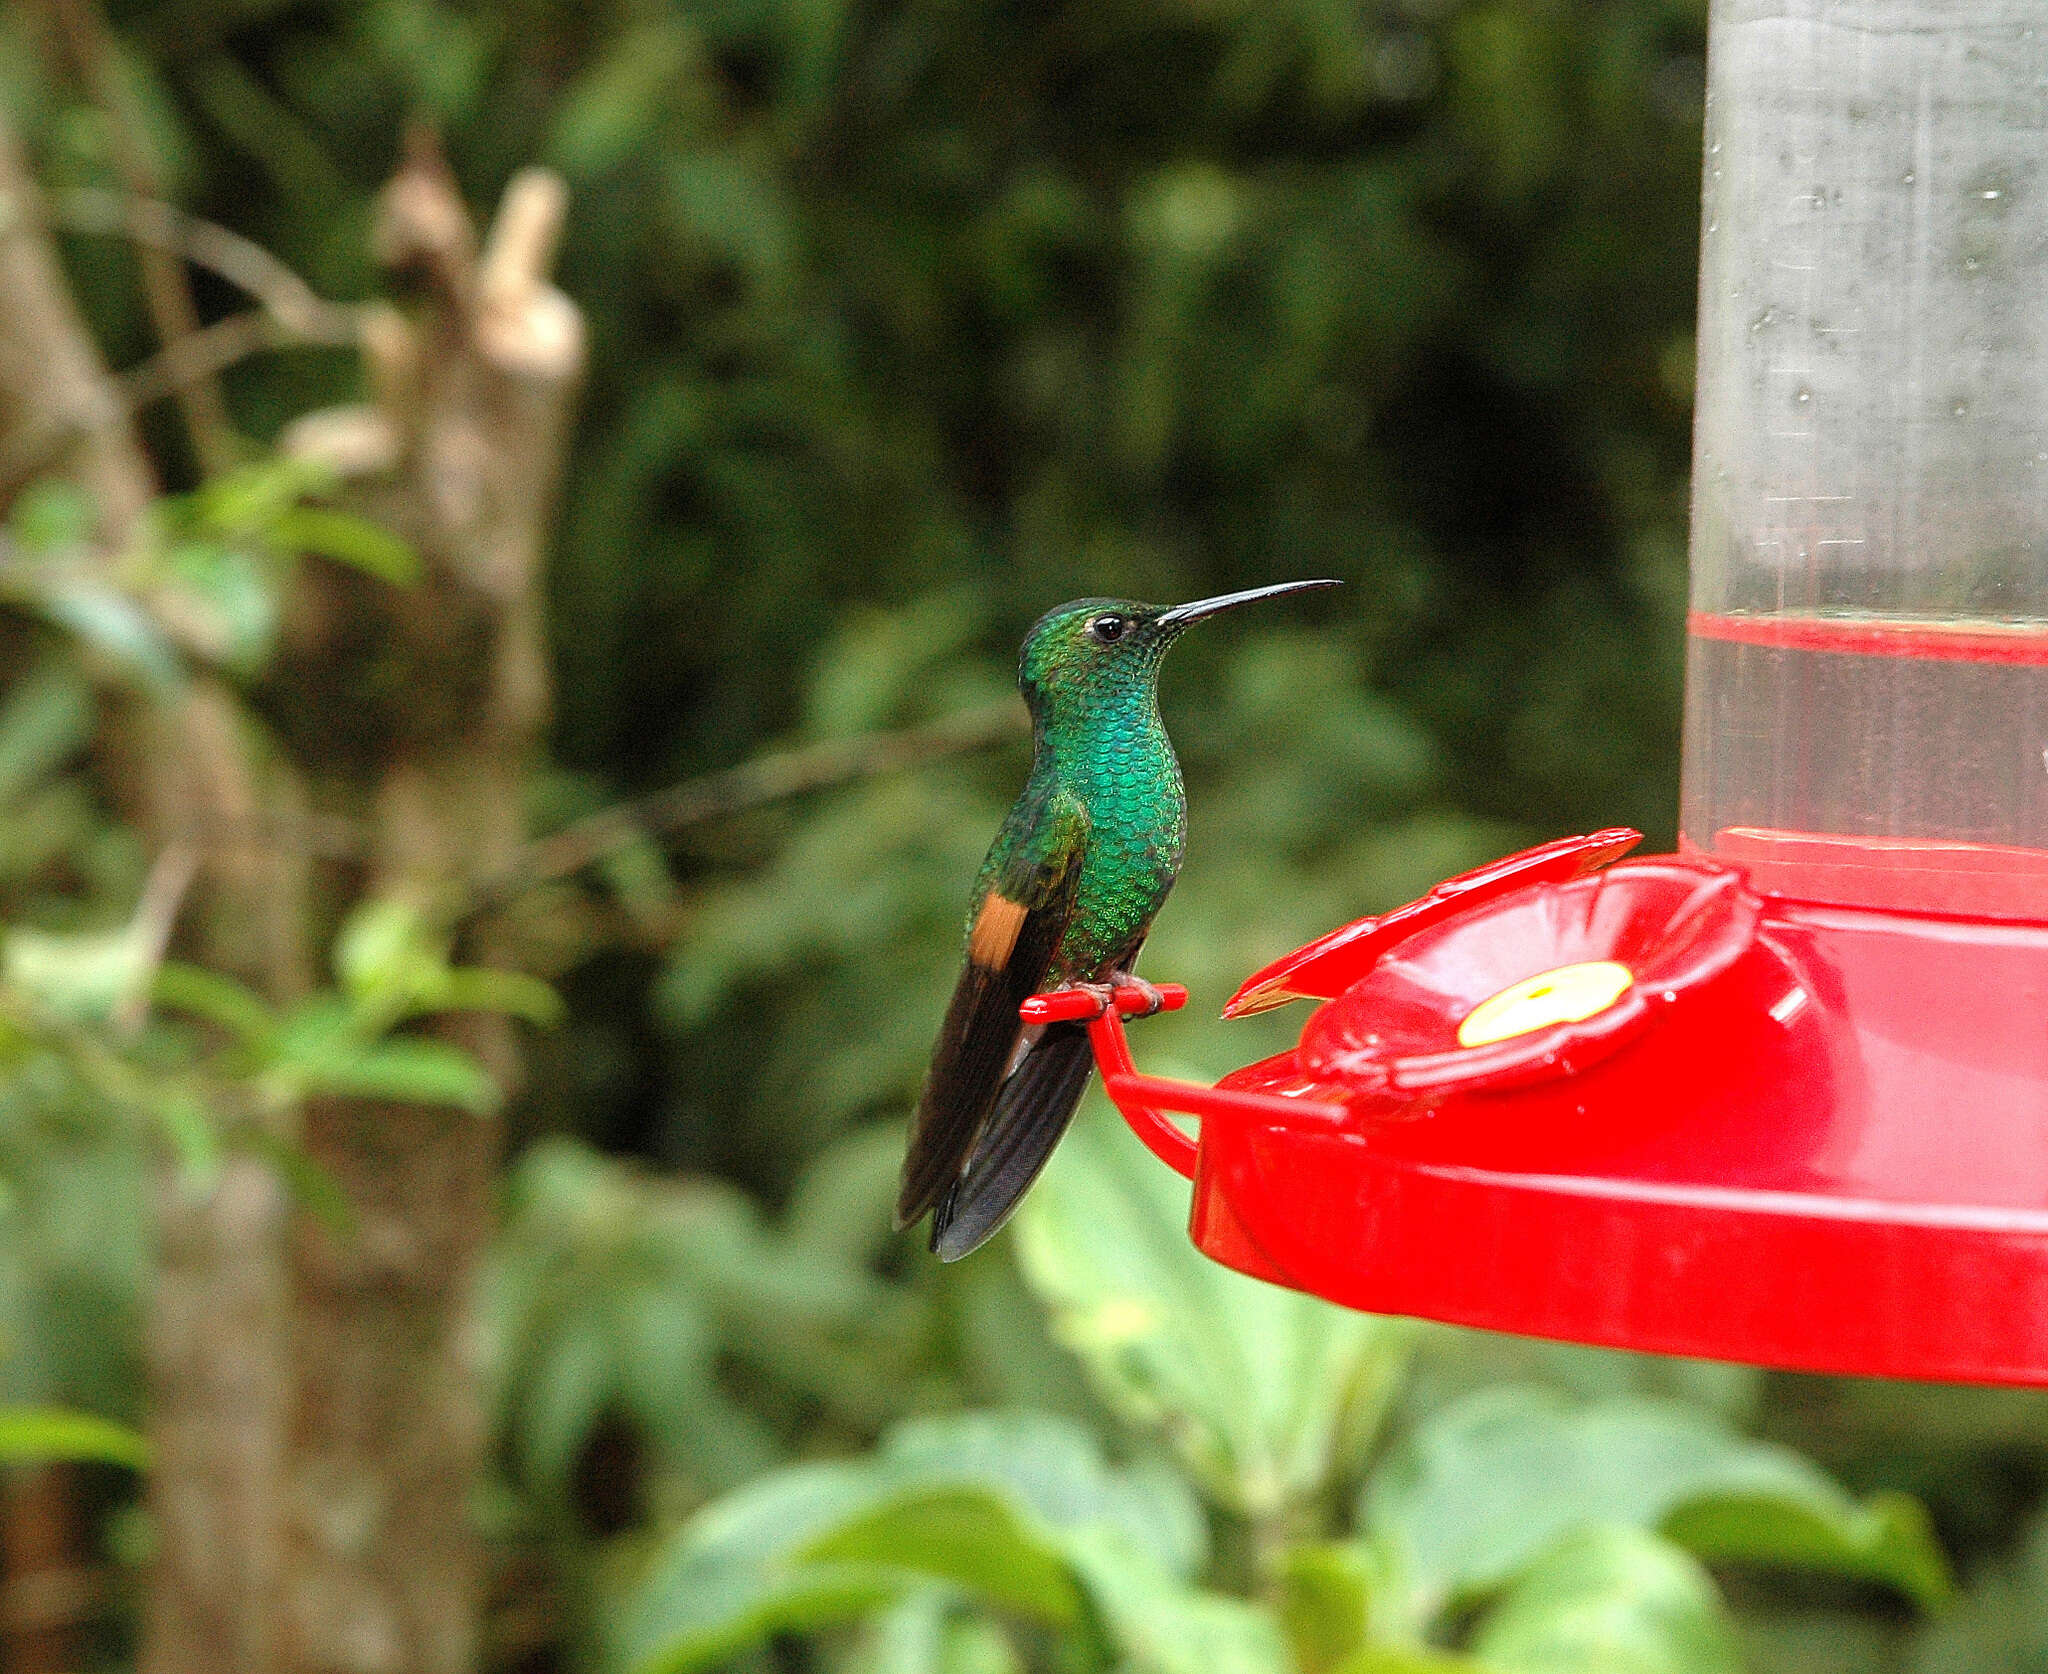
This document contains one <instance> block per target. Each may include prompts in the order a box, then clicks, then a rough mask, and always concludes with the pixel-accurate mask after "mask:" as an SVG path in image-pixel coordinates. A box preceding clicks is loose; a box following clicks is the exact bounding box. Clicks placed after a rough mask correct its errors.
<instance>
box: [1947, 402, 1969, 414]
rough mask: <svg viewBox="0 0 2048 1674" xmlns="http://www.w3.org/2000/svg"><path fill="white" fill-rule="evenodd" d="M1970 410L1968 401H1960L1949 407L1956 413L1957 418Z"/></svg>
mask: <svg viewBox="0 0 2048 1674" xmlns="http://www.w3.org/2000/svg"><path fill="white" fill-rule="evenodd" d="M1969 410H1970V404H1969V402H1967V401H1958V402H1957V403H1956V404H1955V405H1954V406H1953V407H1951V408H1949V411H1950V412H1951V413H1953V414H1955V416H1956V417H1957V418H1961V417H1962V416H1963V415H1964V414H1965V413H1967V412H1968V411H1969Z"/></svg>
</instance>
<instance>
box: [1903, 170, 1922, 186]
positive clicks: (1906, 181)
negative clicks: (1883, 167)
mask: <svg viewBox="0 0 2048 1674" xmlns="http://www.w3.org/2000/svg"><path fill="white" fill-rule="evenodd" d="M1919 178H1920V177H1919V176H1918V175H1917V174H1915V173H1914V172H1913V171H1912V170H1911V169H1908V170H1906V172H1905V173H1904V174H1902V175H1900V176H1899V184H1900V185H1901V186H1910V185H1912V184H1913V182H1914V181H1916V180H1918V179H1919Z"/></svg>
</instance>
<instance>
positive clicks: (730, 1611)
mask: <svg viewBox="0 0 2048 1674" xmlns="http://www.w3.org/2000/svg"><path fill="white" fill-rule="evenodd" d="M1193 1513H1194V1508H1193V1506H1192V1502H1190V1501H1189V1500H1188V1499H1187V1498H1186V1496H1185V1491H1184V1490H1183V1491H1179V1492H1178V1493H1177V1492H1176V1490H1175V1487H1174V1486H1173V1484H1172V1479H1171V1478H1156V1477H1147V1476H1145V1475H1143V1474H1141V1473H1137V1472H1118V1471H1113V1470H1110V1469H1109V1468H1107V1467H1106V1466H1105V1465H1104V1464H1103V1463H1102V1460H1101V1456H1100V1454H1099V1453H1098V1452H1097V1450H1096V1448H1095V1445H1094V1442H1093V1440H1092V1438H1090V1437H1089V1436H1088V1435H1087V1433H1086V1432H1085V1431H1082V1430H1080V1429H1079V1428H1077V1427H1076V1426H1073V1425H1070V1424H1065V1423H1062V1422H1060V1421H1058V1420H1054V1419H1049V1418H1045V1417H1042V1416H1040V1415H1036V1414H1031V1413H995V1414H963V1415H959V1416H955V1417H950V1418H943V1419H928V1420H922V1421H919V1422H915V1423H910V1424H905V1425H901V1426H899V1427H898V1428H897V1429H896V1430H894V1431H892V1432H891V1433H890V1435H889V1436H888V1437H887V1438H886V1439H885V1441H884V1443H883V1445H882V1446H881V1447H880V1448H879V1449H878V1450H877V1451H876V1452H875V1453H873V1454H871V1455H869V1456H868V1457H866V1458H864V1459H860V1460H849V1461H843V1462H838V1463H833V1464H829V1465H802V1466H796V1467H793V1468H790V1469H786V1470H782V1471H777V1472H774V1473H772V1474H771V1475H769V1476H766V1477H763V1478H761V1479H759V1480H758V1481H756V1482H754V1483H752V1484H749V1485H748V1486H747V1487H745V1488H742V1489H740V1490H739V1491H738V1492H736V1493H734V1494H731V1495H728V1496H727V1497H726V1498H725V1499H723V1500H720V1501H718V1502H717V1503H715V1504H714V1505H712V1506H710V1507H707V1508H706V1510H704V1511H703V1512H701V1513H700V1514H699V1515H698V1516H697V1517H696V1518H694V1519H693V1520H692V1521H691V1522H689V1523H688V1524H686V1525H685V1526H684V1527H683V1529H682V1530H681V1531H680V1533H679V1534H678V1535H677V1536H676V1538H675V1539H674V1540H673V1541H671V1542H670V1544H669V1545H668V1547H667V1548H666V1549H665V1550H664V1551H663V1552H662V1553H660V1554H659V1555H658V1556H657V1557H656V1558H655V1560H654V1562H653V1564H652V1565H651V1566H650V1569H649V1571H648V1573H647V1576H646V1578H645V1579H644V1581H643V1582H642V1583H641V1585H640V1587H639V1588H638V1589H637V1590H636V1591H635V1593H634V1594H633V1595H632V1597H631V1598H630V1599H629V1600H628V1602H627V1605H626V1608H625V1609H624V1610H623V1611H622V1612H621V1614H620V1617H619V1622H618V1628H617V1631H616V1635H615V1638H614V1642H613V1645H612V1654H611V1660H612V1662H613V1664H614V1666H616V1667H619V1668H622V1669H629V1670H637V1671H641V1674H678V1671H683V1670H689V1669H695V1668H699V1667H702V1666H704V1665H705V1664H707V1663H710V1662H713V1661H717V1660H719V1659H721V1658H724V1657H728V1656H730V1655H732V1654H733V1653H735V1652H736V1651H738V1650H740V1649H742V1648H744V1647H746V1646H748V1645H751V1644H755V1643H758V1642H759V1641H760V1640H761V1639H762V1638H764V1637H765V1636H767V1635H769V1634H771V1633H778V1632H793V1631H801V1630H803V1629H806V1628H813V1627H819V1626H822V1625H825V1624H827V1623H829V1622H839V1621H846V1620H849V1619H851V1618H853V1617H856V1616H859V1615H861V1614H864V1613H865V1612H866V1611H868V1610H869V1609H871V1608H872V1607H874V1606H875V1605H876V1604H878V1603H881V1602H883V1601H885V1600H889V1599H895V1598H900V1597H902V1596H904V1595H905V1594H907V1593H909V1592H912V1591H915V1590H917V1589H920V1588H926V1587H930V1586H932V1585H934V1584H944V1585H947V1586H950V1587H954V1588H958V1589H961V1590H964V1591H966V1592H968V1593H970V1594H971V1595H973V1596H975V1597H979V1598H982V1599H983V1600H984V1601H985V1602H988V1603H991V1604H994V1605H997V1606H999V1607H1002V1608H1009V1609H1018V1610H1024V1611H1026V1612H1028V1613H1030V1614H1032V1615H1034V1616H1036V1617H1038V1618H1039V1619H1043V1620H1049V1621H1053V1622H1055V1623H1057V1622H1071V1621H1073V1620H1074V1618H1075V1614H1076V1612H1075V1609H1074V1606H1075V1600H1076V1594H1075V1591H1074V1585H1075V1583H1074V1581H1073V1579H1071V1578H1069V1579H1067V1580H1066V1581H1064V1582H1062V1581H1061V1580H1059V1579H1058V1577H1059V1576H1060V1575H1061V1574H1062V1573H1063V1572H1066V1571H1067V1566H1068V1565H1069V1564H1072V1565H1074V1566H1075V1570H1076V1572H1078V1573H1079V1574H1080V1576H1081V1577H1082V1578H1083V1579H1084V1580H1085V1579H1087V1577H1088V1575H1089V1574H1090V1572H1089V1570H1088V1569H1087V1567H1086V1564H1085V1563H1084V1562H1083V1558H1082V1556H1081V1555H1080V1554H1081V1547H1082V1546H1083V1545H1087V1543H1089V1542H1091V1541H1095V1542H1096V1543H1097V1544H1095V1545H1090V1546H1088V1550H1089V1551H1091V1552H1097V1553H1098V1554H1099V1553H1100V1552H1101V1551H1104V1550H1109V1549H1113V1551H1114V1553H1115V1554H1116V1560H1117V1562H1120V1563H1122V1564H1123V1565H1124V1566H1125V1567H1126V1568H1128V1569H1131V1570H1132V1571H1133V1573H1134V1574H1135V1573H1137V1572H1139V1571H1142V1572H1143V1575H1144V1576H1145V1577H1147V1578H1149V1579H1146V1580H1144V1581H1143V1582H1142V1583H1140V1582H1138V1581H1133V1582H1131V1583H1130V1586H1131V1587H1133V1588H1135V1589H1137V1591H1138V1593H1140V1594H1143V1595H1144V1597H1134V1598H1133V1599H1132V1601H1131V1602H1130V1606H1129V1608H1130V1610H1131V1611H1132V1612H1134V1613H1138V1614H1142V1612H1143V1609H1144V1608H1145V1602H1144V1599H1145V1597H1149V1596H1150V1595H1151V1594H1154V1593H1158V1594H1177V1593H1179V1592H1184V1591H1185V1590H1186V1583H1185V1581H1184V1580H1182V1579H1181V1577H1180V1576H1179V1575H1177V1574H1176V1573H1175V1570H1174V1569H1173V1568H1171V1567H1169V1566H1170V1565H1177V1564H1183V1563H1185V1562H1186V1561H1187V1560H1188V1558H1189V1557H1190V1555H1191V1552H1190V1548H1191V1545H1192V1538H1191V1534H1190V1530H1189V1526H1188V1525H1189V1521H1190V1519H1191V1516H1192V1515H1193ZM1098 1537H1099V1540H1098ZM1104 1541H1106V1542H1108V1543H1109V1547H1108V1548H1102V1547H1101V1545H1100V1542H1104ZM1101 1561H1102V1562H1103V1563H1109V1562H1110V1560H1109V1558H1107V1557H1102V1558H1101ZM1089 1591H1090V1594H1091V1596H1093V1595H1094V1593H1095V1586H1094V1584H1093V1582H1092V1581H1090V1582H1089ZM1099 1602H1100V1601H1099V1600H1098V1603H1099ZM1157 1609H1158V1610H1159V1611H1161V1612H1164V1611H1165V1610H1166V1609H1167V1606H1166V1605H1164V1604H1161V1605H1159V1606H1157ZM1195 1614H1196V1615H1199V1614H1200V1613H1199V1612H1195ZM1268 1626H1269V1627H1270V1626H1271V1624H1270V1623H1268ZM1156 1631H1158V1632H1160V1633H1164V1632H1165V1629H1164V1628H1163V1627H1160V1628H1158V1629H1157V1630H1156ZM1272 1632H1273V1634H1274V1637H1275V1640H1276V1641H1277V1638H1278V1630H1277V1628H1274V1629H1272ZM1193 1633H1194V1629H1193V1628H1192V1627H1190V1628H1189V1629H1188V1634H1189V1636H1192V1635H1193ZM1218 1634H1219V1638H1221V1637H1224V1636H1223V1635H1222V1630H1221V1629H1220V1628H1219V1630H1218ZM1154 1666H1160V1667H1162V1668H1165V1669H1167V1671H1168V1674H1178V1665H1165V1664H1155V1665H1154ZM1211 1674H1219V1671H1215V1670H1212V1671H1211ZM1245 1674H1266V1671H1265V1670H1264V1669H1258V1670H1251V1669H1249V1668H1247V1669H1246V1670H1245Z"/></svg>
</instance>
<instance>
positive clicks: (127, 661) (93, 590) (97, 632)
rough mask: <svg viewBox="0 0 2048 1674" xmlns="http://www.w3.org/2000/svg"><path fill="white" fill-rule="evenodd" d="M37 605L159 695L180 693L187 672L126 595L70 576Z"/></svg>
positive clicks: (42, 595)
mask: <svg viewBox="0 0 2048 1674" xmlns="http://www.w3.org/2000/svg"><path fill="white" fill-rule="evenodd" d="M35 602H36V604H37V606H38V608H40V609H41V611H42V613H43V614H44V615H45V616H47V617H48V618H49V619H50V620H51V621H52V622H55V623H56V624H57V625H58V626H59V627H62V628H66V629H69V630H70V631H71V632H72V633H74V634H76V635H77V636H78V638H79V639H80V640H82V641H83V642H84V643H85V644H86V645H88V646H90V647H91V648H92V649H93V650H95V651H97V652H99V653H101V654H102V655H103V656H105V657H107V658H108V659H110V660H111V661H112V662H114V663H115V664H116V665H118V666H121V667H124V668H126V669H128V670H129V671H130V672H132V673H133V674H134V675H136V676H137V677H138V678H140V679H141V680H142V681H143V682H144V683H146V684H148V685H151V686H154V687H156V688H158V689H159V690H172V689H175V688H176V687H177V686H178V685H179V684H180V682H182V681H183V679H184V669H183V668H182V667H181V666H180V665H179V662H178V657H177V654H176V653H175V652H174V651H173V650H172V649H171V647H170V643H169V642H168V641H167V640H166V639H165V638H164V636H163V635H162V634H161V633H160V632H158V630H157V626H156V624H155V623H154V622H153V621H151V620H150V618H149V615H148V613H147V612H145V611H144V610H143V608H142V606H141V605H139V604H137V603H136V602H135V600H134V599H132V598H130V597H129V596H128V595H127V594H126V593H123V592H120V591H118V590H116V589H115V588H112V587H109V586H106V585H104V584H103V583H100V582H95V581H90V580H87V579H84V578H82V577H67V578H66V579H65V580H64V581H63V582H62V583H60V584H58V585H56V586H53V587H51V588H50V589H49V590H47V591H44V592H41V593H39V595H38V596H37V598H36V601H35Z"/></svg>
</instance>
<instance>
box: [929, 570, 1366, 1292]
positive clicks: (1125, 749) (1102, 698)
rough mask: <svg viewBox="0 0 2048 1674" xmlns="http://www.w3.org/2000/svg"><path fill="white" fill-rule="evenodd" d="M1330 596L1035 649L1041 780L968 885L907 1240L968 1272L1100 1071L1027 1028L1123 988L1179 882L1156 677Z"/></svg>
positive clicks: (1055, 632)
mask: <svg viewBox="0 0 2048 1674" xmlns="http://www.w3.org/2000/svg"><path fill="white" fill-rule="evenodd" d="M1337 585H1338V583H1337V582H1335V581H1288V582H1282V583H1280V584H1279V585H1278V586H1274V587H1254V588H1251V589H1249V590H1248V591H1245V592H1242V593H1224V594H1221V595H1220V596H1218V597H1216V598H1213V599H1197V600H1196V601H1195V602H1194V603H1193V604H1184V605H1175V606H1174V607H1173V608H1171V609H1162V608H1161V607H1160V606H1158V605H1148V604H1137V603H1134V602H1132V601H1130V600H1127V599H1076V600H1074V601H1073V602H1072V603H1071V604H1063V605H1060V606H1058V607H1057V608H1055V609H1053V610H1049V611H1047V612H1046V613H1045V615H1043V616H1041V617H1040V618H1039V619H1038V621H1037V622H1036V623H1035V624H1034V625H1033V627H1032V629H1031V631H1030V633H1029V634H1027V635H1026V636H1025V639H1024V651H1023V655H1022V657H1021V658H1020V659H1019V663H1018V669H1017V686H1018V689H1019V690H1020V691H1021V692H1022V693H1023V694H1024V702H1025V705H1026V707H1027V708H1028V709H1029V710H1030V711H1031V732H1032V753H1031V774H1030V777H1029V778H1028V779H1027V780H1026V781H1025V784H1024V789H1023V791H1022V792H1021V793H1020V794H1019V796H1018V798H1017V801H1016V803H1015V805H1014V806H1013V807H1012V808H1011V809H1010V812H1009V816H1008V818H1006V819H1005V820H1004V821H1003V824H1002V829H1001V830H1000V831H998V832H997V833H996V839H995V842H994V844H993V845H992V846H991V847H990V849H989V851H988V858H987V859H986V860H984V861H983V862H982V863H981V871H980V872H979V874H978V875H977V876H976V878H975V880H974V891H973V895H972V898H971V900H970V901H969V904H968V911H967V952H966V962H965V967H964V968H963V969H962V971H961V973H960V981H959V985H958V986H957V987H956V988H955V989H954V990H953V999H952V1003H951V1004H950V1005H949V1006H948V1007H947V1008H946V1018H945V1022H944V1023H943V1024H942V1025H941V1026H940V1029H939V1038H938V1043H937V1045H936V1046H935V1047H934V1048H933V1050H932V1063H931V1069H930V1072H929V1073H928V1074H927V1076H926V1078H925V1084H924V1092H923V1096H922V1097H921V1098H920V1099H919V1100H918V1106H917V1115H916V1118H915V1120H914V1121H913V1123H912V1125H911V1132H910V1145H909V1149H908V1150H907V1152H906V1153H905V1155H904V1158H903V1183H902V1189H901V1191H900V1192H899V1194H898V1196H897V1199H896V1225H897V1226H898V1228H902V1227H906V1226H909V1225H910V1224H911V1223H912V1222H914V1221H916V1220H918V1219H919V1218H920V1217H921V1216H923V1215H924V1214H925V1213H926V1212H928V1211H929V1212H930V1214H931V1217H932V1225H931V1247H932V1249H933V1251H934V1252H935V1253H936V1254H937V1255H938V1256H939V1258H940V1259H941V1260H942V1261H956V1260H958V1259H959V1258H960V1257H961V1256H964V1255H966V1254H967V1253H968V1252H969V1251H971V1250H974V1249H976V1248H978V1247H979V1246H980V1245H981V1244H983V1243H985V1242H986V1241H987V1240H988V1239H990V1238H991V1237H993V1236H994V1235H995V1233H996V1232H997V1230H998V1229H999V1228H1000V1227H1001V1226H1002V1224H1003V1223H1004V1222H1005V1221H1006V1220H1008V1219H1009V1218H1010V1212H1011V1211H1012V1210H1013V1209H1015V1208H1016V1207H1017V1204H1018V1202H1019V1200H1021V1199H1022V1197H1023V1196H1024V1193H1025V1192H1026V1191H1027V1190H1028V1189H1029V1188H1030V1185H1031V1182H1032V1181H1033V1180H1035V1179H1037V1178H1038V1173H1039V1170H1040V1169H1042V1168H1044V1166H1045V1162H1046V1159H1047V1158H1048V1157H1050V1156H1051V1155H1052V1151H1053V1147H1054V1146H1055V1145H1057V1144H1058V1143H1059V1141H1060V1136H1061V1135H1062V1134H1064V1133H1065V1132H1066V1130H1067V1124H1068V1122H1069V1121H1070V1120H1071V1119H1072V1118H1073V1114H1074V1107H1075V1105H1077V1104H1079V1103H1080V1101H1081V1093H1082V1090H1083V1089H1084V1088H1085V1087H1086V1086H1087V1084H1088V1073H1089V1071H1090V1070H1091V1069H1092V1068H1093V1067H1094V1059H1093V1056H1092V1054H1091V1053H1090V1050H1089V1045H1088V1030H1087V1025H1086V1024H1085V1023H1074V1022H1065V1023H1046V1024H1032V1025H1029V1026H1027V1025H1026V1024H1025V1023H1024V1022H1023V1020H1022V1019H1021V1018H1020V1017H1019V1015H1018V1010H1017V1008H1018V1007H1019V1006H1020V1005H1022V1004H1023V1002H1024V1001H1025V1000H1026V999H1028V998H1029V997H1030V996H1031V995H1033V994H1037V993H1042V992H1044V991H1046V990H1049V989H1056V988H1085V989H1088V990H1089V991H1091V992H1092V993H1094V994H1095V996H1096V998H1097V999H1098V1000H1099V1001H1101V1002H1102V1003H1104V1004H1107V1003H1108V1002H1109V996H1110V994H1111V992H1112V991H1113V990H1114V988H1115V987H1117V986H1118V985H1120V984H1135V985H1136V986H1138V987H1139V988H1141V989H1143V990H1145V991H1146V993H1147V994H1148V995H1149V997H1150V998H1151V1000H1152V1006H1151V1009H1152V1010H1153V1011H1156V1010H1158V1008H1159V996H1158V993H1157V991H1156V990H1154V989H1153V988H1152V987H1151V985H1150V984H1149V983H1145V982H1143V981H1141V980H1140V979H1139V978H1138V977H1137V976H1136V975H1135V974H1134V971H1133V967H1134V966H1135V965H1136V963H1137V959H1138V950H1139V949H1140V948H1141V947H1143V946H1144V944H1145V937H1146V934H1147V933H1148V932H1149V931H1150V929H1151V927H1152V919H1153V916H1154V915H1155V914H1156V913H1157V912H1158V911H1159V908H1160V905H1161V903H1162V902H1164V901H1165V899H1166V896H1167V892H1168V891H1170V890H1171V889H1172V888H1173V882H1174V879H1175V878H1176V877H1177V876H1179V874H1180V863H1181V853H1182V850H1183V848H1184V847H1185V844H1186V839H1187V793H1186V791H1185V789H1184V788H1183V786H1182V783H1181V776H1180V762H1179V760H1178V758H1176V757H1175V755H1174V753H1173V744H1172V741H1171V740H1169V739H1168V738H1167V736H1166V727H1165V724H1164V723H1163V722H1162V721H1161V720H1160V718H1159V663H1160V659H1161V658H1162V657H1164V656H1165V655H1166V651H1167V648H1168V647H1169V646H1171V645H1172V644H1173V643H1174V641H1175V640H1177V639H1179V638H1180V636H1181V635H1182V634H1183V633H1185V632H1186V631H1187V630H1188V629H1189V628H1191V627H1193V626H1194V624H1195V623H1197V622H1199V621H1201V620H1202V619H1203V618H1204V617H1209V616H1214V615H1216V614H1218V613H1219V612H1221V611H1226V610H1235V609H1236V608H1237V607H1238V606H1239V605H1246V604H1251V603H1253V602H1255V601H1256V600H1259V599H1272V598H1278V597H1280V596H1281V595H1282V594H1286V593H1297V592H1301V591H1304V590H1306V589H1308V588H1312V587H1335V586H1337Z"/></svg>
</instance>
